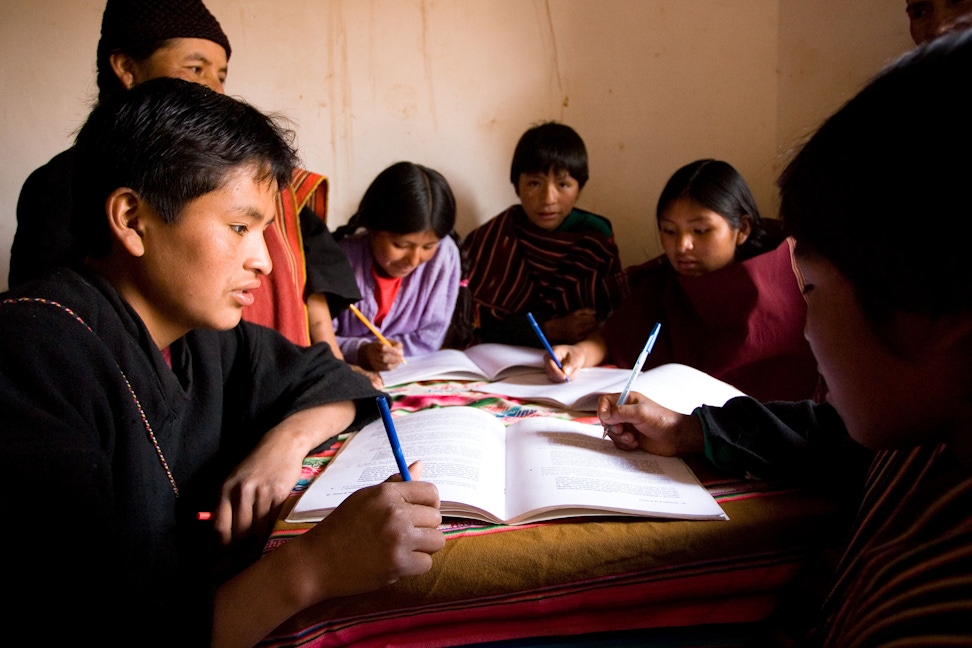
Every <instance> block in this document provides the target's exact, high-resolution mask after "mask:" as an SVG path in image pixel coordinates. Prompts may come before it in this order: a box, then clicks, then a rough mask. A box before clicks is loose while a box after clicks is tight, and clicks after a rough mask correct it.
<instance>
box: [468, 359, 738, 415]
mask: <svg viewBox="0 0 972 648" xmlns="http://www.w3.org/2000/svg"><path fill="white" fill-rule="evenodd" d="M630 376H631V370H630V369H615V368H609V367H590V368H588V369H581V370H580V371H579V372H577V374H576V375H575V377H574V378H571V381H570V382H567V383H552V382H550V380H549V379H548V378H547V376H546V374H542V373H541V374H524V375H517V376H511V377H508V378H506V379H504V380H500V381H499V382H492V383H489V384H488V385H480V386H476V387H472V389H473V391H478V392H486V393H489V394H499V395H500V396H508V397H510V398H520V399H523V400H528V401H534V402H537V403H549V404H552V405H555V406H558V407H566V408H568V409H572V410H577V411H581V412H593V411H596V410H597V399H598V397H599V396H600V395H601V394H613V393H617V392H620V391H621V390H622V389H624V385H625V383H627V382H628V378H629V377H630ZM631 391H636V392H641V393H642V394H644V395H645V396H647V397H648V398H650V399H652V400H653V401H655V402H656V403H658V404H660V405H664V406H665V407H667V408H668V409H671V410H675V411H676V412H681V413H682V414H691V413H692V411H693V410H694V409H695V408H696V407H698V406H699V405H716V406H719V405H723V404H725V402H726V401H727V400H729V399H730V398H734V397H736V396H745V394H743V393H742V392H741V391H739V390H738V389H736V388H735V387H733V386H732V385H729V384H727V383H724V382H722V381H721V380H719V379H718V378H713V377H712V376H710V375H709V374H707V373H704V372H702V371H699V370H698V369H693V368H692V367H688V366H686V365H682V364H665V365H661V366H659V367H655V368H654V369H649V370H648V371H644V372H642V373H640V374H638V377H637V378H636V379H635V382H634V385H632V387H631Z"/></svg>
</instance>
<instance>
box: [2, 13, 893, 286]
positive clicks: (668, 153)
mask: <svg viewBox="0 0 972 648" xmlns="http://www.w3.org/2000/svg"><path fill="white" fill-rule="evenodd" d="M207 5H208V6H209V7H210V9H211V10H212V11H213V13H214V14H215V15H216V16H217V18H218V19H219V20H220V22H221V23H222V25H223V27H224V29H225V31H226V32H227V34H228V35H229V38H230V41H231V43H232V45H233V48H234V53H233V57H232V59H231V64H230V75H229V82H228V85H227V89H228V91H229V92H230V93H231V94H234V95H238V96H241V97H244V98H246V99H248V100H250V101H251V102H252V103H254V104H256V105H257V106H259V107H260V108H262V109H265V110H268V111H273V112H277V113H281V114H283V115H285V116H287V117H288V118H290V119H291V120H292V124H293V127H294V128H295V130H296V131H297V134H298V144H299V148H300V151H301V154H302V157H303V159H304V162H305V165H306V166H307V167H308V168H310V169H312V170H315V171H318V172H321V173H325V174H326V175H328V176H329V177H330V179H331V182H332V188H333V189H332V195H331V205H330V218H329V224H330V225H331V227H332V228H333V227H334V226H336V225H338V224H341V223H343V222H345V221H346V220H347V217H348V216H349V215H350V213H351V212H352V211H353V210H354V206H355V205H356V203H357V201H358V200H359V199H360V196H361V194H362V192H363V191H364V189H365V187H366V186H367V185H368V183H369V182H370V180H371V179H372V178H373V177H374V176H375V174H377V173H378V172H379V171H380V170H381V169H382V168H384V167H385V166H387V165H388V164H391V163H392V162H395V161H398V160H403V159H408V160H413V161H416V162H420V163H423V164H426V165H429V166H432V167H434V168H436V169H438V170H440V171H441V172H443V173H444V174H445V176H446V177H447V178H448V179H449V181H450V183H451V184H452V186H453V189H454V191H455V192H456V196H457V199H458V203H459V223H458V229H459V232H460V233H461V234H465V233H467V232H468V231H469V230H470V229H471V228H472V227H474V226H475V225H476V224H478V223H481V222H483V221H485V220H486V219H488V218H489V217H491V216H493V215H495V214H496V213H497V212H499V211H500V210H501V209H503V208H504V207H506V206H507V205H509V204H510V203H512V202H514V201H515V195H514V193H513V190H512V187H511V186H510V184H509V180H508V175H509V161H510V156H511V154H512V150H513V147H514V145H515V143H516V140H517V138H518V137H519V136H520V134H521V133H522V132H523V130H525V129H526V128H527V127H529V126H530V125H531V124H533V123H535V122H536V121H538V120H542V119H557V120H560V121H564V122H566V123H568V124H570V125H571V126H573V127H574V128H576V129H577V130H578V132H579V133H580V134H581V135H582V136H583V137H584V139H585V141H586V142H587V145H588V150H589V154H590V158H591V180H590V182H589V183H588V186H587V188H586V189H585V190H584V192H583V193H582V195H581V199H580V201H579V203H578V204H579V206H581V207H584V208H587V209H590V210H592V211H595V212H598V213H602V214H604V215H605V216H608V217H609V218H611V220H612V221H613V222H614V225H615V230H616V234H617V238H618V241H619V245H620V248H621V254H622V260H623V261H624V263H625V264H631V263H639V262H641V261H644V260H646V259H647V258H649V257H651V256H654V255H656V254H658V253H659V251H660V246H659V243H658V239H657V233H656V228H655V225H654V203H655V200H656V198H657V195H658V193H659V191H660V190H661V187H662V186H663V184H664V183H665V181H666V180H667V179H668V177H669V175H670V174H671V173H672V172H673V171H674V170H675V169H676V168H677V167H678V166H680V165H682V164H685V163H687V162H690V161H692V160H694V159H697V158H700V157H719V158H723V159H726V160H728V161H729V162H731V163H732V164H734V165H735V166H736V167H737V168H738V169H739V170H740V171H741V172H742V173H743V175H744V176H745V177H746V178H747V179H748V180H749V181H750V182H751V184H752V185H753V189H754V192H755V194H756V197H757V200H758V201H759V203H760V205H762V207H763V209H764V211H765V212H767V213H772V212H773V211H774V209H775V198H774V192H773V185H772V183H773V178H774V176H775V174H776V173H777V172H778V169H779V166H780V164H781V162H780V161H781V159H782V157H781V154H782V153H785V151H786V150H787V149H788V148H789V147H790V146H791V145H792V144H793V143H794V141H795V140H796V139H797V138H798V137H799V136H800V135H801V134H802V133H804V132H806V131H807V130H808V129H810V128H812V127H813V126H814V125H815V124H816V123H818V122H819V120H820V119H822V118H823V117H825V116H826V114H827V113H828V112H829V111H831V110H832V109H833V108H835V107H836V106H838V105H839V104H840V103H841V102H843V101H844V100H846V99H847V98H848V97H849V96H850V95H852V94H853V92H854V90H855V89H856V88H858V87H859V86H860V84H861V83H863V82H864V81H865V80H866V79H867V78H868V77H869V76H870V75H871V74H872V73H873V72H875V71H876V70H877V69H878V68H879V67H880V66H881V64H882V63H883V62H885V61H886V60H888V59H889V58H890V57H892V56H895V55H897V54H899V53H901V52H903V51H905V50H906V49H908V48H909V47H910V41H909V40H908V32H907V24H906V19H905V15H904V0H854V1H853V2H847V0H813V1H812V2H808V1H807V0H597V1H592V0H548V1H546V2H543V1H541V0H479V1H473V0H207ZM103 7H104V0H43V1H40V2H39V1H37V0H3V2H2V3H0V115H2V119H0V151H2V157H0V287H2V286H4V285H6V276H7V267H8V263H9V249H10V242H11V241H12V239H13V234H14V231H15V229H16V220H15V216H14V209H15V205H16V201H17V195H18V193H19V190H20V186H21V184H22V183H23V181H24V179H25V178H26V177H27V175H28V174H29V173H30V171H31V170H32V169H34V168H35V167H37V166H39V165H40V164H43V163H44V162H46V161H47V160H48V159H49V158H50V157H51V156H53V155H54V154H56V153H57V152H59V151H61V150H63V149H64V148H66V147H67V146H69V144H70V141H71V136H72V132H73V130H74V129H76V128H77V127H78V126H79V124H80V122H81V121H82V120H83V118H84V115H85V114H86V112H87V106H88V105H89V102H90V101H91V99H92V98H93V97H94V94H95V86H94V52H95V46H96V43H97V40H98V36H99V29H100V21H101V11H102V9H103Z"/></svg>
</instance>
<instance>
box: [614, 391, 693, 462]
mask: <svg viewBox="0 0 972 648" xmlns="http://www.w3.org/2000/svg"><path fill="white" fill-rule="evenodd" d="M618 396H620V394H606V395H603V396H601V397H600V398H599V399H598V402H597V417H598V418H599V419H600V420H601V424H602V425H604V426H605V428H606V429H607V433H608V436H609V437H611V440H612V441H614V445H615V446H617V447H618V448H620V449H621V450H637V449H641V450H644V451H645V452H650V453H652V454H657V455H664V456H666V457H671V456H676V455H685V454H693V453H700V452H704V451H705V440H704V438H703V436H702V422H701V421H700V420H699V419H698V418H697V417H695V416H692V415H687V414H680V413H678V412H675V411H672V410H670V409H668V408H666V407H662V406H661V405H659V404H658V403H656V402H655V401H653V400H651V399H650V398H648V397H647V396H645V395H643V394H639V393H638V392H631V393H630V394H628V400H627V402H626V403H625V404H624V405H621V406H620V407H619V406H618V405H617V401H618Z"/></svg>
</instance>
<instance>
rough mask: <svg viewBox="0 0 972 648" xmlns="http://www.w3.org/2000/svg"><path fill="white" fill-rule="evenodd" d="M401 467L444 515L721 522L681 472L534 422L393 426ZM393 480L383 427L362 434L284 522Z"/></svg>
mask: <svg viewBox="0 0 972 648" xmlns="http://www.w3.org/2000/svg"><path fill="white" fill-rule="evenodd" d="M395 426H396V428H397V429H398V437H399V439H400V441H401V446H402V451H403V452H404V454H405V458H406V460H407V461H409V462H411V461H415V460H417V459H421V460H422V464H423V466H424V472H423V474H422V479H423V480H425V481H430V482H432V483H434V484H435V485H436V486H437V487H438V489H439V498H440V499H441V502H442V508H441V510H442V514H443V515H444V516H453V517H465V518H472V519H476V520H482V521H486V522H492V523H497V524H526V523H529V522H538V521H542V520H551V519H556V518H566V517H575V516H588V515H625V516H644V517H660V518H681V519H697V520H726V519H728V517H727V516H726V514H725V513H724V512H723V511H722V509H721V508H720V507H719V505H718V504H717V503H716V501H715V500H714V499H713V498H712V496H711V495H710V494H709V492H708V491H707V490H706V489H705V488H704V487H703V486H702V485H701V484H700V483H699V482H698V480H697V479H696V478H695V475H694V474H692V471H691V470H690V469H689V468H688V466H687V465H685V463H684V462H683V461H682V460H681V459H678V458H675V457H659V456H655V455H651V454H647V453H645V452H641V451H634V452H625V451H622V450H618V449H617V448H615V447H614V444H613V443H612V442H611V441H610V440H608V439H602V438H601V432H602V430H601V427H600V426H596V425H587V424H583V423H578V422H576V421H567V420H562V419H554V418H544V417H535V418H527V419H523V420H520V421H518V422H516V423H514V424H513V425H511V426H509V427H505V426H504V425H503V423H502V422H501V421H500V420H499V419H497V418H496V417H494V416H493V415H492V414H489V413H487V412H485V411H483V410H478V409H475V408H471V407H445V408H441V409H432V410H425V411H421V412H417V413H415V414H409V415H407V416H402V417H397V418H396V419H395ZM396 472H398V470H397V467H396V465H395V459H394V457H393V455H392V451H391V448H390V446H389V442H388V437H387V436H386V434H385V430H384V427H383V426H382V422H381V421H376V422H374V423H371V424H370V425H367V426H365V427H364V428H363V429H362V430H361V431H360V432H358V433H356V434H355V435H354V436H353V437H352V438H351V439H350V440H349V441H348V442H347V443H346V444H345V446H344V447H343V448H342V449H341V452H339V453H338V455H337V456H336V457H335V458H334V460H333V461H332V462H331V463H330V464H329V465H328V466H327V468H326V469H325V470H324V471H323V472H322V473H321V474H320V476H318V478H317V479H316V480H315V481H314V482H313V483H312V484H311V485H310V487H309V488H308V489H307V491H305V492H304V494H303V495H302V496H301V498H300V500H299V501H298V502H297V504H296V505H295V506H294V509H293V510H292V511H291V513H290V515H289V516H288V517H287V521H288V522H316V521H318V520H321V519H323V518H324V517H326V516H327V515H328V513H330V512H331V511H333V510H334V509H335V508H336V507H337V506H338V505H339V504H340V503H341V502H342V501H344V499H345V498H346V497H347V496H348V495H350V494H351V493H353V492H354V491H356V490H358V489H360V488H363V487H365V486H369V485H371V484H376V483H378V482H380V481H384V480H385V479H386V478H387V477H388V476H389V475H391V474H393V473H396Z"/></svg>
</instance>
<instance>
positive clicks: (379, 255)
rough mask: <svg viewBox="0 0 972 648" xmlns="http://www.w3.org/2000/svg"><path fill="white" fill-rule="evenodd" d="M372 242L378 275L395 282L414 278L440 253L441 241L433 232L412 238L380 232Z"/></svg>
mask: <svg viewBox="0 0 972 648" xmlns="http://www.w3.org/2000/svg"><path fill="white" fill-rule="evenodd" d="M369 238H370V240H371V256H372V258H373V259H374V261H375V266H376V267H377V269H378V272H379V273H380V274H382V275H383V276H385V277H392V278H395V279H400V278H402V277H407V276H408V275H410V274H412V273H413V272H414V271H415V269H416V268H418V267H419V266H420V265H422V264H423V263H425V262H427V261H429V260H430V259H431V258H432V257H433V256H434V255H435V251H436V250H437V249H439V237H438V236H437V235H436V233H435V231H434V230H425V231H424V232H412V233H411V234H395V233H394V232H385V231H377V232H372V233H371V234H370V237H369Z"/></svg>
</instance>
